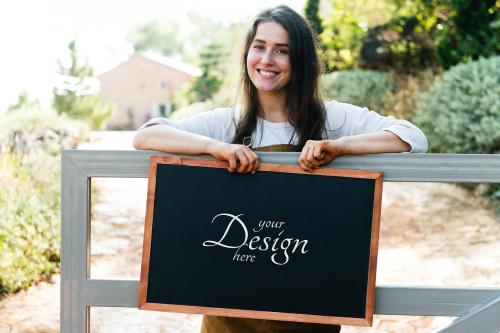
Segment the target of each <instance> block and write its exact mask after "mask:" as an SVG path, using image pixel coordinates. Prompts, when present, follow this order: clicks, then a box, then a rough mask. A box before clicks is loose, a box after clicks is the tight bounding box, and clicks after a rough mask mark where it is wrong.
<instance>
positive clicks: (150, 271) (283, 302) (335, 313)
mask: <svg viewBox="0 0 500 333" xmlns="http://www.w3.org/2000/svg"><path fill="white" fill-rule="evenodd" d="M226 168H227V164H226V162H223V161H216V160H207V159H193V158H184V157H176V156H152V157H151V161H150V169H149V183H148V197H147V200H148V202H147V209H146V221H145V229H144V247H143V256H142V269H141V280H140V292H139V294H140V295H139V308H140V309H146V310H160V311H172V312H185V313H200V314H208V315H223V316H233V317H246V318H261V319H273V320H290V321H300V322H316V323H329V324H346V325H360V326H371V324H372V319H373V304H374V292H375V274H376V263H377V248H378V237H379V223H380V204H381V194H382V173H381V172H376V171H364V170H340V169H333V168H320V169H317V170H315V171H313V172H308V173H306V172H304V171H302V170H301V169H300V168H299V167H297V166H292V165H278V164H262V165H261V167H260V169H259V171H258V172H257V173H255V174H254V175H251V174H237V173H229V172H228V171H227V170H226Z"/></svg>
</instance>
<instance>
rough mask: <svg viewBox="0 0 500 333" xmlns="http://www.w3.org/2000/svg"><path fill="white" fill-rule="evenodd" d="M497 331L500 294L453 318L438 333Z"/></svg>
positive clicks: (499, 327)
mask: <svg viewBox="0 0 500 333" xmlns="http://www.w3.org/2000/svg"><path fill="white" fill-rule="evenodd" d="M464 332H467V333H498V332H500V296H498V297H496V298H494V299H492V300H491V301H489V302H486V303H485V304H482V305H481V306H477V307H476V308H473V309H471V311H469V312H468V313H466V314H465V315H463V316H462V317H460V318H458V319H457V320H455V321H454V322H453V323H452V324H451V325H450V326H448V327H446V328H445V329H443V330H441V331H439V332H438V333H464Z"/></svg>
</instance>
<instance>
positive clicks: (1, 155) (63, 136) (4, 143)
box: [0, 110, 85, 292]
mask: <svg viewBox="0 0 500 333" xmlns="http://www.w3.org/2000/svg"><path fill="white" fill-rule="evenodd" d="M0 128H1V129H2V131H1V132H0V169H1V170H2V174H1V177H0V292H14V291H17V290H19V289H23V288H26V287H28V286H29V285H31V283H33V282H34V281H37V280H39V279H41V278H43V276H46V275H49V274H51V273H53V272H55V271H57V270H58V267H59V243H60V233H59V230H60V219H59V217H60V159H59V152H60V150H61V149H62V148H74V147H76V144H77V143H78V142H79V141H80V140H82V139H83V133H84V130H85V127H84V126H81V125H80V124H79V123H76V122H74V121H69V120H67V119H64V118H62V117H57V116H56V114H55V113H53V112H42V111H33V110H18V111H15V112H11V113H9V114H7V115H3V116H0Z"/></svg>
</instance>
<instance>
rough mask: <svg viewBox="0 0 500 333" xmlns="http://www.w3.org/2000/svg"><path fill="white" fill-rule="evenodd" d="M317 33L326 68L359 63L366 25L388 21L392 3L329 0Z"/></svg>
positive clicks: (371, 0) (346, 66) (329, 69)
mask: <svg viewBox="0 0 500 333" xmlns="http://www.w3.org/2000/svg"><path fill="white" fill-rule="evenodd" d="M325 5H327V6H325V7H327V9H326V10H325V14H324V15H323V17H324V30H323V32H322V33H321V35H320V41H321V44H322V45H323V47H324V54H323V57H324V59H325V61H326V71H327V72H331V71H334V70H343V69H352V68H356V67H358V59H359V52H360V48H361V44H362V40H363V38H364V37H365V35H366V32H367V30H368V28H369V27H372V26H375V25H380V24H384V23H386V22H388V21H389V20H390V18H391V13H392V12H393V11H394V8H395V5H394V3H393V2H392V1H380V0H330V1H329V2H328V3H327V4H325Z"/></svg>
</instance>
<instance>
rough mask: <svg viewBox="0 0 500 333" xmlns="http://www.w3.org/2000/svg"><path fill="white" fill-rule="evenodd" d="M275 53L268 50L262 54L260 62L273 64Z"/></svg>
mask: <svg viewBox="0 0 500 333" xmlns="http://www.w3.org/2000/svg"><path fill="white" fill-rule="evenodd" d="M273 61H274V60H273V53H272V51H266V52H264V54H263V55H262V58H261V59H260V62H261V63H263V64H272V63H273Z"/></svg>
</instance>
